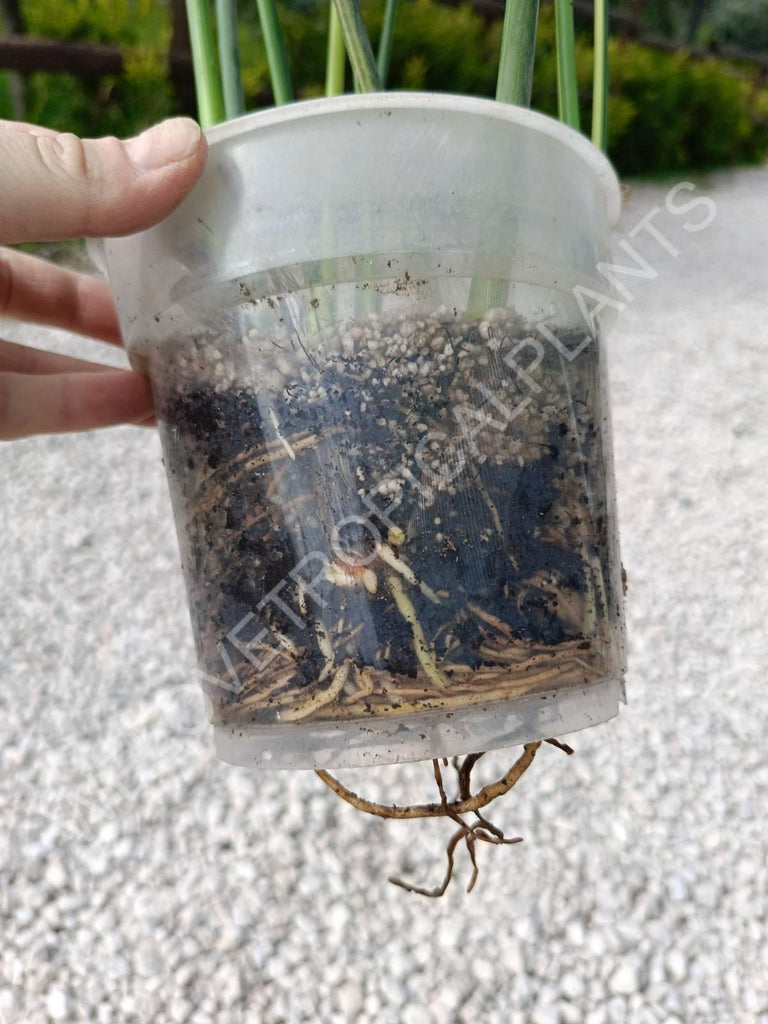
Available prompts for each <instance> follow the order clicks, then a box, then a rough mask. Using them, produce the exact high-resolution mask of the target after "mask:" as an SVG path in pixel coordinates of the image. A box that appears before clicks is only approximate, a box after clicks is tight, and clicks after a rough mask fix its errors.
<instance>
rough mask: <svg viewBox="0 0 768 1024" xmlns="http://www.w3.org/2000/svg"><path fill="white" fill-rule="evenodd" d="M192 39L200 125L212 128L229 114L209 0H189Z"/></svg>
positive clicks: (188, 14)
mask: <svg viewBox="0 0 768 1024" xmlns="http://www.w3.org/2000/svg"><path fill="white" fill-rule="evenodd" d="M187 21H188V22H189V41H190V45H191V47H192V67H193V69H194V74H195V93H196V95H197V113H198V117H199V118H200V125H201V127H203V128H210V126H211V125H212V124H217V123H218V122H219V121H223V120H224V117H225V111H224V97H223V95H222V92H221V80H220V78H219V69H218V67H217V64H216V45H215V43H214V34H213V19H212V18H211V8H210V4H209V2H208V0H187Z"/></svg>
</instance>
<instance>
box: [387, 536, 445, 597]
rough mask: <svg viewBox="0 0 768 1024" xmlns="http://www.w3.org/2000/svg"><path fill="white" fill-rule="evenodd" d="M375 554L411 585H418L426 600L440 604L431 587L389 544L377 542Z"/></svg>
mask: <svg viewBox="0 0 768 1024" xmlns="http://www.w3.org/2000/svg"><path fill="white" fill-rule="evenodd" d="M376 554H377V555H378V556H379V558H380V559H381V560H382V562H386V563H387V565H388V566H389V567H390V568H391V569H394V570H395V572H399V573H400V575H401V576H402V577H403V578H404V579H406V580H408V582H409V583H410V584H411V586H414V587H418V588H419V590H420V591H421V592H422V594H423V595H424V597H426V598H427V600H428V601H431V602H432V604H440V598H439V597H438V596H437V594H436V593H435V592H434V590H433V589H432V587H430V586H428V585H427V584H426V583H424V581H423V580H420V579H419V577H418V576H417V575H416V573H415V572H414V571H413V569H412V568H411V567H410V565H408V564H407V563H406V562H404V561H403V560H402V558H398V557H397V555H396V554H395V552H394V551H393V550H392V548H391V547H390V546H389V544H377V545H376Z"/></svg>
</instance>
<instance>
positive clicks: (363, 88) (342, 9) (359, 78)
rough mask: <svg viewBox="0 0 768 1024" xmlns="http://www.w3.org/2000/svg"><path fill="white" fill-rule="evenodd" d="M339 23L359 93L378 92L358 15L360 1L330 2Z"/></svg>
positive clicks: (376, 72)
mask: <svg viewBox="0 0 768 1024" xmlns="http://www.w3.org/2000/svg"><path fill="white" fill-rule="evenodd" d="M332 2H333V6H334V7H335V8H336V13H337V14H338V16H339V21H340V22H341V30H342V32H343V34H344V44H345V46H346V48H347V53H348V55H349V62H350V64H351V65H352V70H353V71H354V73H355V81H356V82H357V84H358V86H359V87H360V92H379V91H380V90H381V80H380V79H379V70H378V68H377V67H376V58H375V57H374V56H373V48H372V47H371V40H370V39H369V38H368V32H367V31H366V28H365V23H364V22H363V16H362V14H361V13H360V0H332Z"/></svg>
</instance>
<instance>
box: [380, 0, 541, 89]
mask: <svg viewBox="0 0 768 1024" xmlns="http://www.w3.org/2000/svg"><path fill="white" fill-rule="evenodd" d="M536 3H538V0H536ZM396 14H397V0H387V6H386V7H385V8H384V23H383V25H382V26H381V38H380V39H379V53H378V56H377V58H376V65H377V67H378V69H379V79H380V81H381V88H382V89H386V87H387V75H388V74H389V59H390V57H391V56H392V37H393V36H394V34H395V15H396Z"/></svg>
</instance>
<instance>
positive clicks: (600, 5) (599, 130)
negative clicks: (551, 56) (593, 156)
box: [592, 0, 608, 151]
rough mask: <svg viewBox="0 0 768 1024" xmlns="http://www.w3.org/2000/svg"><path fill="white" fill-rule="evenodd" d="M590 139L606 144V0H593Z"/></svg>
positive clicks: (601, 146)
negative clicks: (593, 28)
mask: <svg viewBox="0 0 768 1024" xmlns="http://www.w3.org/2000/svg"><path fill="white" fill-rule="evenodd" d="M592 141H593V142H594V144H595V145H596V146H599V147H600V149H602V150H603V151H605V150H606V148H607V145H608V0H595V65H594V75H593V80H592Z"/></svg>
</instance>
